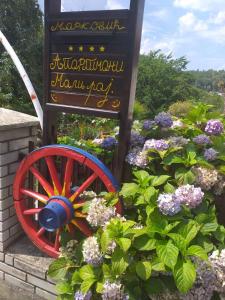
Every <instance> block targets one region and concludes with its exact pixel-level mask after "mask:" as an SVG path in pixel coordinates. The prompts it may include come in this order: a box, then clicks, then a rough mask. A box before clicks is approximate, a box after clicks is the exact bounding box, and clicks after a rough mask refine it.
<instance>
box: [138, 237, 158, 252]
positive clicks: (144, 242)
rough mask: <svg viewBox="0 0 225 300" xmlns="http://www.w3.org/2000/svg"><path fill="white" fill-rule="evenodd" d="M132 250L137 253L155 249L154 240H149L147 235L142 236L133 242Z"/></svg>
mask: <svg viewBox="0 0 225 300" xmlns="http://www.w3.org/2000/svg"><path fill="white" fill-rule="evenodd" d="M133 246H134V248H136V249H138V250H139V251H150V250H153V249H155V248H156V240H155V239H151V238H150V237H149V236H148V235H146V234H145V235H142V236H139V237H137V238H136V239H135V240H134V244H133Z"/></svg>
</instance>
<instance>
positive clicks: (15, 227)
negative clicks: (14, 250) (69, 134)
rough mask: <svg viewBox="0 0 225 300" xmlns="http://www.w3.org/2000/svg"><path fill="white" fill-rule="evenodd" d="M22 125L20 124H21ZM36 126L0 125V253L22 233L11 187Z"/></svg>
mask: <svg viewBox="0 0 225 300" xmlns="http://www.w3.org/2000/svg"><path fill="white" fill-rule="evenodd" d="M21 125H22V124H21ZM36 131H37V126H32V125H31V126H27V127H18V128H14V127H13V128H8V129H7V130H1V125H0V251H4V250H5V249H6V248H7V247H8V246H9V244H11V243H12V242H13V241H15V240H16V239H17V238H18V237H19V236H20V235H21V233H22V229H21V226H20V224H19V222H18V219H17V216H16V213H15V208H14V205H13V196H12V187H13V180H14V177H15V173H16V170H17V168H18V166H19V163H20V159H21V156H22V155H25V154H27V153H28V152H29V142H31V141H33V142H35V139H36Z"/></svg>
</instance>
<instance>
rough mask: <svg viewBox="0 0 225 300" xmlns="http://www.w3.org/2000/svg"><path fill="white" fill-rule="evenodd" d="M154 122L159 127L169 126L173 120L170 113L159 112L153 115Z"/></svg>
mask: <svg viewBox="0 0 225 300" xmlns="http://www.w3.org/2000/svg"><path fill="white" fill-rule="evenodd" d="M155 122H156V124H157V125H159V126H161V127H171V126H172V125H173V120H172V117H171V115H170V114H168V113H165V112H161V113H159V114H158V115H157V116H156V117H155Z"/></svg>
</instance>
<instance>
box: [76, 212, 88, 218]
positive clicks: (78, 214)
mask: <svg viewBox="0 0 225 300" xmlns="http://www.w3.org/2000/svg"><path fill="white" fill-rule="evenodd" d="M75 217H76V218H83V219H85V218H86V217H87V214H83V213H81V212H79V211H76V212H75Z"/></svg>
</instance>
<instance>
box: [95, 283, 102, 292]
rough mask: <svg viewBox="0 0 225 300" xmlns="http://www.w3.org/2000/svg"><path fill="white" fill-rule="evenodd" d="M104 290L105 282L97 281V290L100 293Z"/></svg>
mask: <svg viewBox="0 0 225 300" xmlns="http://www.w3.org/2000/svg"><path fill="white" fill-rule="evenodd" d="M102 291H103V283H102V282H97V285H96V292H97V293H98V294H101V293H102Z"/></svg>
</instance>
